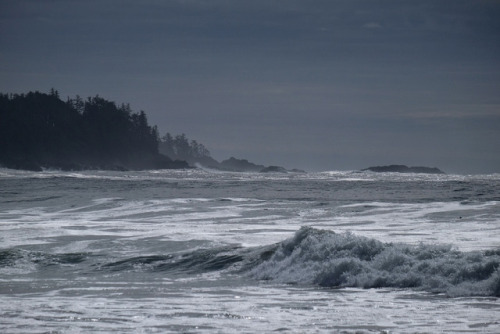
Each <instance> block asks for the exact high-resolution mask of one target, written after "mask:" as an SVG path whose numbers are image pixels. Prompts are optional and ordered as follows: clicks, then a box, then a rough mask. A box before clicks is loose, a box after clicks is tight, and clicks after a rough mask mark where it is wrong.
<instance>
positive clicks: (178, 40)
mask: <svg viewBox="0 0 500 334" xmlns="http://www.w3.org/2000/svg"><path fill="white" fill-rule="evenodd" d="M51 88H55V89H57V90H58V91H59V93H60V95H61V97H62V98H64V99H65V98H66V97H68V96H69V97H74V96H76V95H77V94H78V95H80V96H82V97H88V96H95V95H96V94H99V95H100V96H102V97H104V98H106V99H109V100H113V101H116V102H117V103H130V104H131V107H132V109H133V110H135V111H139V110H144V111H145V112H146V114H147V115H148V118H149V122H150V124H155V125H157V126H158V128H159V130H160V132H161V134H162V135H163V134H164V133H165V132H170V133H172V134H179V133H185V134H186V135H187V136H188V137H189V138H191V139H196V140H197V141H199V142H201V143H203V144H204V145H205V146H207V147H208V149H209V150H210V151H211V152H212V155H213V156H214V157H215V158H216V159H218V160H223V159H226V158H229V157H230V156H235V157H237V158H246V159H248V160H250V161H253V162H255V163H261V164H265V165H281V166H285V167H287V168H302V169H306V170H350V169H361V168H365V167H368V166H372V165H384V164H393V163H398V164H407V165H412V166H414V165H424V166H430V167H434V166H435V167H439V168H441V169H443V170H445V171H446V172H456V173H491V172H500V1H497V0H488V1H486V0H467V1H465V0H450V1H448V0H418V1H417V0H411V1H405V0H395V1H384V0H345V1H336V0H323V1H319V0H318V1H317V0H302V1H299V0H281V1H273V0H247V1H239V0H207V1H201V0H171V1H161V0H141V1H138V0H136V1H132V0H81V1H77V0H1V1H0V92H3V93H26V92H28V91H33V90H38V91H41V92H49V90H50V89H51Z"/></svg>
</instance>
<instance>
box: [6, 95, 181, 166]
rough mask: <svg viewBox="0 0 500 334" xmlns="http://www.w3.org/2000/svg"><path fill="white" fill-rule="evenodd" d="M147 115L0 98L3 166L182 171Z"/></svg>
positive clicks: (36, 98)
mask: <svg viewBox="0 0 500 334" xmlns="http://www.w3.org/2000/svg"><path fill="white" fill-rule="evenodd" d="M159 144H160V139H159V133H158V129H157V128H156V126H150V125H149V124H148V120H147V117H146V114H145V113H144V111H140V112H134V111H132V110H131V108H130V106H129V105H128V104H122V105H116V104H115V102H111V101H107V100H105V99H103V98H101V97H99V96H95V97H92V98H90V97H89V98H87V99H86V100H84V99H82V98H80V97H79V96H77V97H76V98H74V99H68V100H67V101H62V100H61V99H60V98H59V94H58V93H57V91H55V90H52V91H51V92H50V94H44V93H40V92H30V93H27V94H10V95H7V94H0V164H2V165H3V166H5V167H8V168H19V169H31V170H39V169H41V168H42V167H52V168H61V169H68V170H75V169H149V168H151V169H153V168H183V167H187V166H188V165H187V163H186V162H182V161H173V160H172V159H170V158H169V157H167V156H165V155H162V154H160V153H159Z"/></svg>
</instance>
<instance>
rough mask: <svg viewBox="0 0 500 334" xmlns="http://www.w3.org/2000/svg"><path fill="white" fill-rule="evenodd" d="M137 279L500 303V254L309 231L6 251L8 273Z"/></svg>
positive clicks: (1, 253) (0, 262)
mask: <svg viewBox="0 0 500 334" xmlns="http://www.w3.org/2000/svg"><path fill="white" fill-rule="evenodd" d="M68 270H69V271H70V272H71V273H73V274H76V275H82V274H85V275H96V274H97V275H98V274H99V273H104V274H106V273H110V272H113V273H116V274H124V275H126V274H127V273H130V272H142V273H157V274H161V275H166V276H168V275H174V276H176V277H177V276H185V277H190V276H193V275H200V274H203V273H207V272H221V273H222V272H224V273H227V274H230V275H245V276H250V277H252V278H254V279H258V280H269V281H273V282H277V283H285V284H304V285H318V286H322V287H330V288H345V287H357V288H366V289H368V288H396V289H405V288H411V289H415V290H421V291H428V292H432V293H442V294H445V295H447V296H450V297H458V296H494V297H500V249H496V250H487V251H482V252H479V251H475V252H461V251H459V250H456V249H454V248H452V247H451V246H447V245H426V244H420V245H409V244H402V243H383V242H380V241H378V240H375V239H371V238H366V237H362V236H357V235H354V234H352V233H335V232H332V231H327V230H320V229H314V228H311V227H302V228H301V229H300V230H299V231H297V232H296V233H295V235H294V236H293V237H292V238H290V239H287V240H284V241H282V242H280V243H278V244H273V245H268V246H262V247H255V248H244V247H241V246H237V245H226V246H220V247H208V248H198V249H194V250H189V251H183V252H174V253H169V254H152V255H150V254H148V255H141V254H138V255H137V256H134V257H129V258H122V259H111V258H106V256H105V255H104V254H100V255H99V254H92V253H65V254H48V253H43V252H36V251H28V250H22V249H4V250H0V272H3V273H4V274H7V275H9V274H10V275H19V274H30V273H31V274H32V273H35V272H38V271H45V272H50V273H52V274H54V275H58V272H59V274H60V275H65V274H67V273H68Z"/></svg>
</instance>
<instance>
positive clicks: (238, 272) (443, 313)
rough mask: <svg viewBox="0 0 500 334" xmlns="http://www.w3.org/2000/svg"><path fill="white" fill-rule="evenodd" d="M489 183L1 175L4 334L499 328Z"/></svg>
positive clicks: (392, 177)
mask: <svg viewBox="0 0 500 334" xmlns="http://www.w3.org/2000/svg"><path fill="white" fill-rule="evenodd" d="M499 236H500V175H498V174H495V175H477V176H463V175H420V174H418V175H417V174H375V173H360V172H324V173H306V174H257V173H248V174H244V173H243V174H242V173H222V172H212V171H204V170H186V171H145V172H102V171H89V172H82V173H69V172H58V171H45V172H41V173H32V172H22V171H13V170H7V169H3V170H0V305H2V306H0V329H1V332H2V333H49V332H50V333H80V332H92V333H94V332H104V333H108V332H117V333H126V332H130V333H165V332H192V333H199V332H201V333H233V332H249V333H253V332H272V331H280V332H314V333H315V332H318V333H320V332H325V333H331V332H334V333H335V332H346V333H351V332H353V333H354V332H367V333H371V332H374V333H379V332H395V333H415V332H424V333H435V332H449V333H456V332H458V331H460V332H473V333H476V332H477V333H497V332H500V320H499V319H500V318H499V316H498V315H499V314H500V312H499V311H500V301H499V297H500V237H499Z"/></svg>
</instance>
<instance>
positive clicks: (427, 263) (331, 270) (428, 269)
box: [250, 227, 500, 297]
mask: <svg viewBox="0 0 500 334" xmlns="http://www.w3.org/2000/svg"><path fill="white" fill-rule="evenodd" d="M499 267H500V251H486V252H460V251H458V250H455V249H453V248H452V247H451V246H448V245H425V244H420V245H417V246H415V245H407V244H393V243H382V242H380V241H378V240H375V239H370V238H365V237H361V236H356V235H354V234H352V233H342V234H337V233H334V232H331V231H326V230H319V229H314V228H310V227H302V228H301V229H300V230H299V231H298V232H297V233H296V234H295V236H294V237H292V238H290V239H288V240H285V241H283V242H282V243H280V244H279V245H278V247H277V248H276V250H275V251H274V253H273V254H272V256H270V257H269V258H268V259H267V260H263V261H262V262H260V263H258V264H257V265H256V266H255V267H253V268H252V269H251V270H250V275H251V276H253V277H255V278H257V279H263V280H273V281H277V282H281V283H292V284H315V285H320V286H325V287H336V288H341V287H359V288H381V287H391V288H416V289H420V290H425V291H430V292H434V293H445V294H447V295H449V296H472V295H475V296H496V297H500V269H499Z"/></svg>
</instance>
